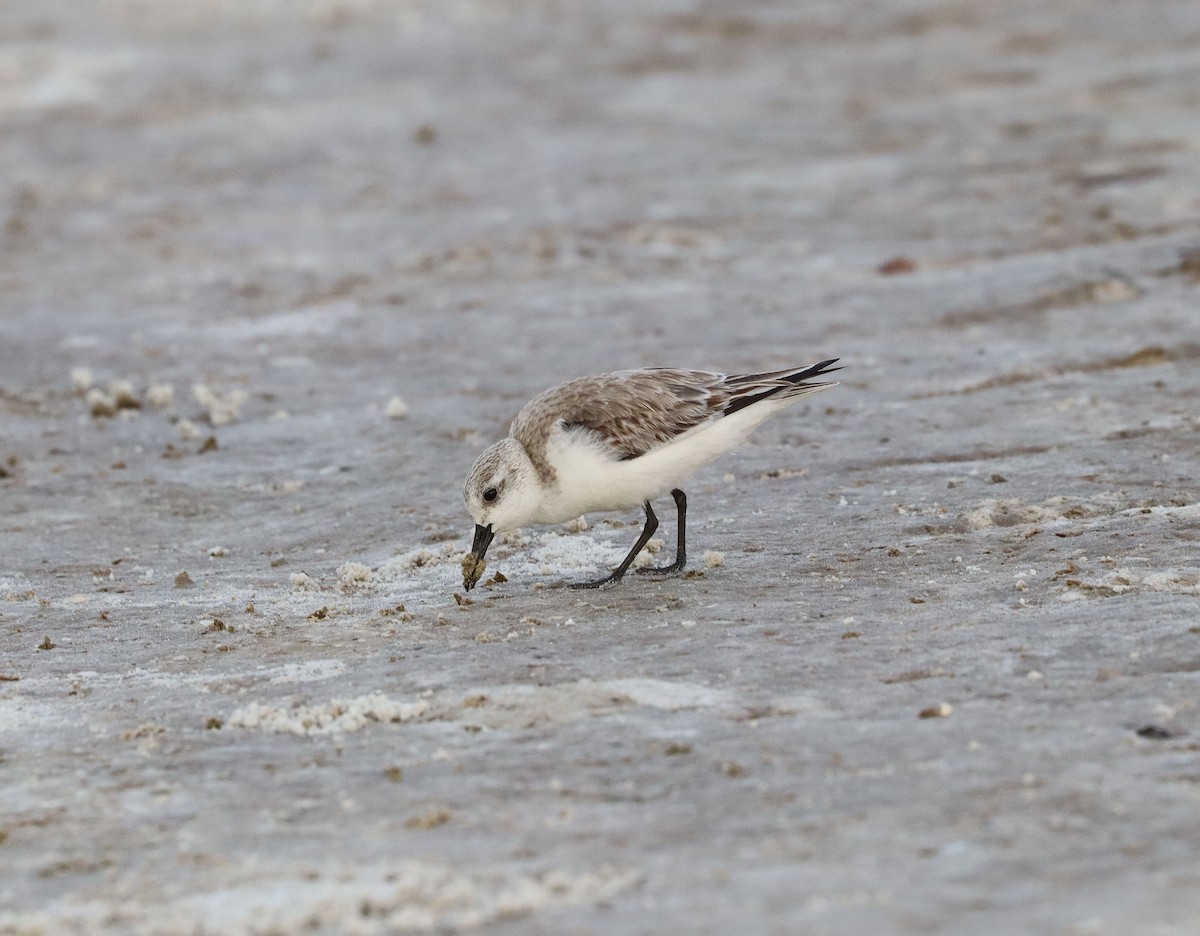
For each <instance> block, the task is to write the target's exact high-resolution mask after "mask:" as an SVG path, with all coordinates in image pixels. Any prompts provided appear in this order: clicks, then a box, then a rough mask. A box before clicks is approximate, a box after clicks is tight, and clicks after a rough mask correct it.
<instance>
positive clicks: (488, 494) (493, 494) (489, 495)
mask: <svg viewBox="0 0 1200 936" xmlns="http://www.w3.org/2000/svg"><path fill="white" fill-rule="evenodd" d="M499 496H500V492H499V491H497V490H496V489H495V488H488V489H487V490H486V491H484V492H483V499H484V500H485V501H487V502H488V503H489V504H490V503H491V502H492V501H494V500H495V499H496V498H497V497H499Z"/></svg>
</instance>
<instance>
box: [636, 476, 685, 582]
mask: <svg viewBox="0 0 1200 936" xmlns="http://www.w3.org/2000/svg"><path fill="white" fill-rule="evenodd" d="M671 496H672V497H673V498H675V513H676V516H677V517H678V519H679V532H678V535H677V538H676V540H675V561H674V562H672V563H671V564H670V565H665V566H658V567H657V568H653V569H650V568H647V569H638V570H637V571H638V572H657V573H658V574H659V575H671V574H673V573H675V572H682V571H683V567H684V565H686V564H687V537H686V535H685V533H684V527H685V526H686V524H687V495H686V494H684V493H683V491H681V490H679V488H675V490H673V491H672V492H671Z"/></svg>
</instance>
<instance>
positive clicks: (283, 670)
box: [270, 660, 346, 683]
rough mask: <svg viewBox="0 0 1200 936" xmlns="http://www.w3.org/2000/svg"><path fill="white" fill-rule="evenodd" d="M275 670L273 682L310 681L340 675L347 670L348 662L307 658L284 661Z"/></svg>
mask: <svg viewBox="0 0 1200 936" xmlns="http://www.w3.org/2000/svg"><path fill="white" fill-rule="evenodd" d="M274 670H275V671H276V672H275V675H273V676H271V677H270V681H271V682H272V683H309V682H321V681H322V680H325V679H332V678H333V677H334V676H340V675H341V674H342V673H344V672H346V664H345V663H344V662H342V661H341V660H307V661H305V662H304V663H284V664H283V665H282V666H279V667H275V668H274Z"/></svg>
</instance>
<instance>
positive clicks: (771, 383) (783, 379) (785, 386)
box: [724, 358, 841, 416]
mask: <svg viewBox="0 0 1200 936" xmlns="http://www.w3.org/2000/svg"><path fill="white" fill-rule="evenodd" d="M839 360H840V358H830V359H829V360H828V361H821V363H819V364H813V365H812V366H810V367H804V368H801V369H799V370H797V369H795V368H790V367H789V368H787V369H786V370H780V371H771V372H770V373H766V374H740V375H738V376H734V377H728V378H726V383H727V384H729V385H730V386H731V387H734V388H735V389H734V392H733V395H732V397H731V398H730V400H729V403H728V404H726V406H725V412H724V415H725V416H728V415H730V414H731V413H736V412H737V411H738V410H740V409H745V408H746V407H747V406H750V405H751V404H754V403H757V402H758V401H759V400H765V399H767V398H768V397H773V396H779V397H780V398H781V399H785V398H790V397H798V396H801V395H803V394H805V393H815V392H816V391H818V390H824V389H826V388H827V387H836V386H837V381H836V380H829V381H822V382H820V383H809V382H808V381H810V380H812V378H814V377H821V376H823V375H825V374H829V373H832V372H833V371H837V370H841V368H840V367H834V366H833V365H834V364H836V363H837V362H838V361H839Z"/></svg>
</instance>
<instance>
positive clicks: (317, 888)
mask: <svg viewBox="0 0 1200 936" xmlns="http://www.w3.org/2000/svg"><path fill="white" fill-rule="evenodd" d="M255 876H256V875H255V873H254V870H253V868H246V869H244V871H243V873H242V878H241V881H242V883H240V884H239V885H238V886H234V887H228V888H221V889H214V890H212V891H210V892H208V893H203V894H193V895H190V896H185V897H180V898H177V899H175V900H170V898H167V900H166V901H164V902H154V901H153V898H152V897H148V896H146V895H147V894H154V893H156V890H155V889H154V888H151V887H147V888H145V890H144V892H141V893H137V894H129V895H127V896H125V897H123V899H122V900H121V901H120V903H119V905H114V904H112V903H110V902H100V901H92V900H88V901H71V900H65V901H59V902H56V903H55V904H54V905H53V906H52V907H50V908H49V909H46V910H43V911H40V912H35V913H22V914H12V913H0V931H2V932H5V933H11V934H13V936H33V934H39V936H40V934H44V933H65V934H84V933H87V934H92V933H122V934H130V936H150V934H154V936H193V934H195V933H200V932H204V933H222V934H225V936H257V934H262V933H274V934H278V936H298V934H301V933H314V932H322V933H342V934H346V936H380V934H388V933H422V932H451V931H453V932H458V931H460V930H465V929H476V928H479V927H483V926H486V925H488V924H489V923H495V922H499V921H505V920H513V919H519V918H521V917H524V916H527V915H530V914H536V913H538V912H541V911H547V910H553V909H556V908H561V907H568V906H575V905H584V904H600V903H604V902H606V901H609V900H612V899H613V898H614V897H616V896H617V895H618V894H619V893H621V892H622V891H624V890H626V889H627V888H629V887H631V886H632V885H633V884H634V883H636V881H637V876H636V875H635V874H634V873H633V872H631V871H628V870H617V869H614V868H612V867H609V866H607V865H604V866H600V867H599V868H596V869H594V870H590V871H584V872H580V873H570V872H566V871H560V870H550V871H543V872H540V873H520V872H517V871H512V870H504V869H491V868H489V869H486V870H470V869H466V870H464V869H463V868H461V867H457V868H450V867H447V866H445V865H441V864H431V863H424V862H416V861H403V862H398V863H395V864H378V865H374V866H371V867H367V868H363V867H354V868H351V867H341V866H337V867H331V868H326V869H321V870H320V871H313V870H311V869H300V868H297V869H295V870H293V871H292V872H291V873H290V874H286V875H281V876H279V877H278V878H276V879H274V880H260V881H254V880H253V879H254V877H255ZM247 881H250V883H246V882H247Z"/></svg>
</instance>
